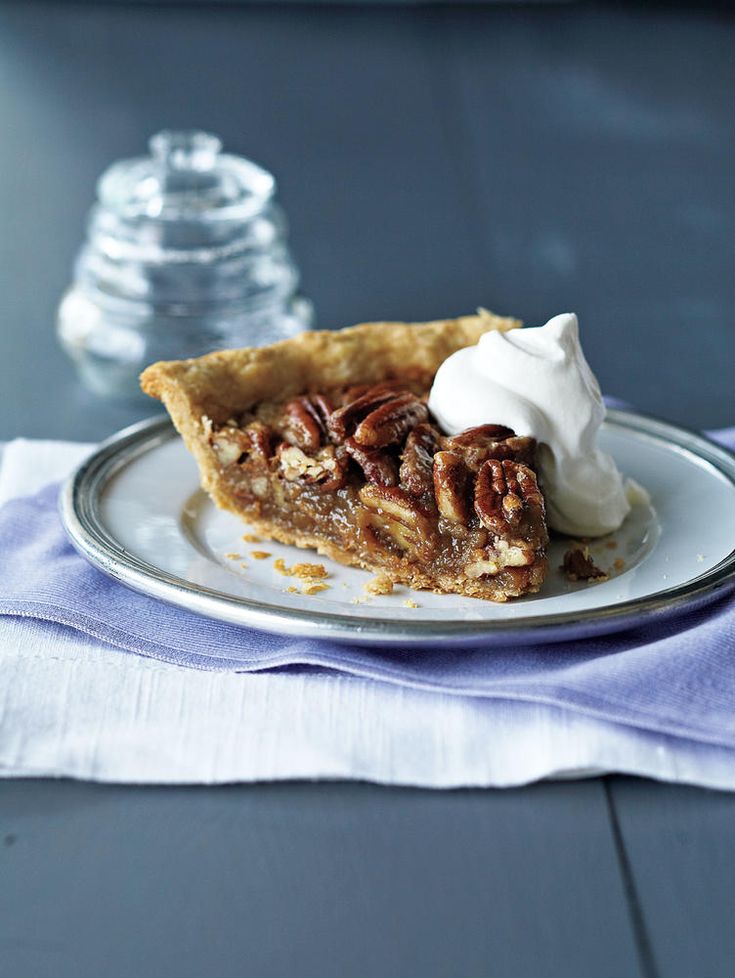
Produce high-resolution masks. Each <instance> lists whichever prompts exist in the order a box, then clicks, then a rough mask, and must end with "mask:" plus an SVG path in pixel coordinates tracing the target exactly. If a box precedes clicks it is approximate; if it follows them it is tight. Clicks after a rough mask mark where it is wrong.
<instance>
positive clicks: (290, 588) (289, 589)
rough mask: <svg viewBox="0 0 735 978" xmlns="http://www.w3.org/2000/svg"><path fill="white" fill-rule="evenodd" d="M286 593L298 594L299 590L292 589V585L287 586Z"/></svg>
mask: <svg viewBox="0 0 735 978" xmlns="http://www.w3.org/2000/svg"><path fill="white" fill-rule="evenodd" d="M286 592H287V593H288V594H298V593H299V589H298V588H297V587H294V586H293V584H289V586H288V587H287V588H286Z"/></svg>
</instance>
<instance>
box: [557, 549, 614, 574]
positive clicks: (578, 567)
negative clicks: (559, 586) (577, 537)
mask: <svg viewBox="0 0 735 978" xmlns="http://www.w3.org/2000/svg"><path fill="white" fill-rule="evenodd" d="M559 570H561V571H563V572H564V574H566V577H567V580H568V581H587V583H592V582H594V581H596V582H598V583H602V581H606V580H607V574H606V573H605V571H603V570H600V568H599V567H597V566H596V564H595V562H594V561H593V560H592V558H591V557H590V550H589V547H587V546H584V545H581V546H573V547H570V548H569V550H567V552H566V553H565V554H564V558H563V560H562V564H561V567H560V568H559Z"/></svg>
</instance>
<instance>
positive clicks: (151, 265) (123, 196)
mask: <svg viewBox="0 0 735 978" xmlns="http://www.w3.org/2000/svg"><path fill="white" fill-rule="evenodd" d="M149 145H150V151H151V155H150V156H148V157H141V158H139V159H133V160H122V161H120V162H118V163H115V164H113V165H112V166H111V167H110V168H109V169H108V170H107V171H106V172H105V173H104V174H103V175H102V177H101V178H100V181H99V183H98V187H97V195H98V201H97V203H96V204H95V206H94V207H93V208H92V211H91V213H90V215H89V221H88V227H87V239H86V241H85V243H84V245H83V247H82V249H81V251H80V253H79V255H78V257H77V261H76V265H75V269H74V281H73V282H72V285H71V286H70V288H69V289H68V290H67V292H66V293H65V295H64V297H63V298H62V300H61V304H60V306H59V313H58V324H57V328H58V335H59V338H60V341H61V343H62V346H63V347H64V349H65V350H66V351H67V352H68V353H69V355H70V356H71V358H72V359H73V360H74V362H75V363H76V365H77V367H78V369H79V372H80V375H81V377H82V379H83V381H84V382H85V383H86V385H87V386H88V387H90V388H92V389H93V390H94V391H96V392H97V393H99V394H103V395H106V396H112V397H135V396H138V393H139V388H138V375H139V374H140V372H141V370H143V368H144V367H146V366H147V365H148V364H149V363H153V362H154V361H155V360H171V359H178V358H181V357H193V356H199V355H200V354H202V353H207V352H209V351H210V350H215V349H222V348H225V347H237V346H258V345H262V344H265V343H272V342H274V341H275V340H279V339H285V338H286V337H288V336H293V335H294V334H295V333H298V332H300V331H301V330H303V329H308V328H310V327H311V325H312V321H313V310H312V306H311V303H310V302H309V301H308V300H307V299H304V298H303V297H300V296H298V295H297V288H298V283H299V274H298V270H297V268H296V265H295V264H294V261H293V258H292V256H291V253H290V251H289V249H288V246H287V244H286V238H287V228H286V221H285V218H284V215H283V212H282V210H281V209H280V207H279V206H278V205H277V204H276V203H275V201H274V195H275V180H274V178H273V176H272V175H271V174H270V173H268V172H267V171H266V170H264V169H262V168H261V167H259V166H257V165H256V164H255V163H252V162H250V161H249V160H245V159H242V158H240V157H237V156H231V155H227V154H224V153H222V152H221V149H222V145H221V143H220V141H219V139H217V137H216V136H211V135H208V134H207V133H203V132H161V133H159V134H158V135H156V136H154V137H153V138H152V139H151V140H150V144H149Z"/></svg>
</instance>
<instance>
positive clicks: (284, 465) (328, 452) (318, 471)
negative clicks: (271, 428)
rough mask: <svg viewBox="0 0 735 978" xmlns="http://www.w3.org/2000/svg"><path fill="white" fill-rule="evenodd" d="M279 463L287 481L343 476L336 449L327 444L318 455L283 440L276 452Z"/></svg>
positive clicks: (314, 480) (312, 480)
mask: <svg viewBox="0 0 735 978" xmlns="http://www.w3.org/2000/svg"><path fill="white" fill-rule="evenodd" d="M276 457H277V458H278V465H279V467H280V470H281V474H282V475H283V478H284V479H286V481H287V482H296V481H298V480H299V479H303V480H304V481H305V482H310V483H311V482H320V481H321V480H322V479H329V480H330V481H331V480H332V479H339V478H340V477H341V476H342V474H343V473H342V471H341V468H340V463H339V461H338V459H337V456H336V452H335V449H334V447H333V446H332V445H327V447H326V448H323V449H322V450H321V451H320V452H319V453H318V454H317V455H315V456H311V455H307V454H306V453H305V452H303V451H302V450H301V449H300V448H299V447H298V446H297V445H287V444H286V442H281V444H280V445H279V446H278V451H277V452H276Z"/></svg>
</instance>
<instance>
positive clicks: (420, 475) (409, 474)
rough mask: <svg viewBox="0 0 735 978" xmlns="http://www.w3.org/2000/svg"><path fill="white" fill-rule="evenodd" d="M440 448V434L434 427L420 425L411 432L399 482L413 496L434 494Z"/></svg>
mask: <svg viewBox="0 0 735 978" xmlns="http://www.w3.org/2000/svg"><path fill="white" fill-rule="evenodd" d="M438 447H439V437H438V432H437V430H436V428H434V427H433V425H430V424H418V425H416V427H415V428H414V429H413V431H411V432H409V435H408V438H406V444H405V445H404V446H403V454H402V455H401V468H400V470H399V481H400V484H401V486H402V487H403V488H404V489H405V490H406V491H407V492H410V493H411V495H412V496H428V495H429V494H430V493H432V492H433V489H434V481H433V474H432V470H433V467H434V455H435V453H436V451H437V449H438Z"/></svg>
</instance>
